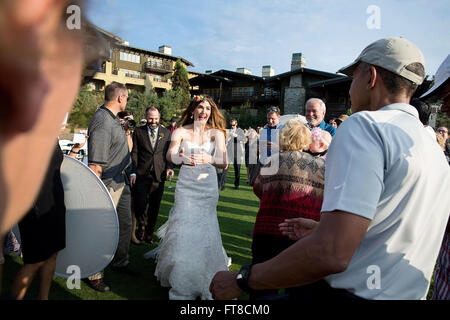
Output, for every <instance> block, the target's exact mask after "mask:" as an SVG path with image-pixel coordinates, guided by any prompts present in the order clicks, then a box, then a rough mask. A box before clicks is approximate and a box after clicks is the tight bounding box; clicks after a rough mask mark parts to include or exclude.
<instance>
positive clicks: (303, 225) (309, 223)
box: [278, 218, 319, 240]
mask: <svg viewBox="0 0 450 320" xmlns="http://www.w3.org/2000/svg"><path fill="white" fill-rule="evenodd" d="M318 224H319V222H317V221H315V220H312V219H305V218H293V219H286V220H284V222H282V223H280V224H279V225H278V227H279V229H280V231H281V233H282V234H283V235H285V236H287V237H289V239H291V240H300V239H302V238H304V237H306V236H308V235H310V234H311V233H312V232H313V231H314V229H315V228H316V226H317V225H318Z"/></svg>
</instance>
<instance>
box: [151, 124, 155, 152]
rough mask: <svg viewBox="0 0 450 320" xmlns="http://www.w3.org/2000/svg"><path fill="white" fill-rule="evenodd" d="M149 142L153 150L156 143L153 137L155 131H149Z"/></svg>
mask: <svg viewBox="0 0 450 320" xmlns="http://www.w3.org/2000/svg"><path fill="white" fill-rule="evenodd" d="M150 130H151V133H150V142H151V143H152V148H155V142H156V139H155V138H156V135H155V129H150Z"/></svg>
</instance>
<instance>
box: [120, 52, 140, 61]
mask: <svg viewBox="0 0 450 320" xmlns="http://www.w3.org/2000/svg"><path fill="white" fill-rule="evenodd" d="M120 60H123V61H129V62H134V63H141V56H140V55H137V54H132V53H126V52H120Z"/></svg>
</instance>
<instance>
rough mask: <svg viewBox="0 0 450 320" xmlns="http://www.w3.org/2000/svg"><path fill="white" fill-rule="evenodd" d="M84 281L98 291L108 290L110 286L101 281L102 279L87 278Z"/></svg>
mask: <svg viewBox="0 0 450 320" xmlns="http://www.w3.org/2000/svg"><path fill="white" fill-rule="evenodd" d="M86 283H87V285H88V286H89V287H91V288H92V289H94V290H95V291H98V292H109V291H111V288H110V287H109V286H108V285H107V284H106V283H105V282H104V281H103V279H97V280H89V279H86Z"/></svg>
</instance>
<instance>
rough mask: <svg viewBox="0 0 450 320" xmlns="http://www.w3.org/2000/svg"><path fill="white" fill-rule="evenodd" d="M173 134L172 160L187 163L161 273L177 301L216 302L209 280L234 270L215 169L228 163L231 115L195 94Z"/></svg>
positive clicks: (159, 261)
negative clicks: (227, 121)
mask: <svg viewBox="0 0 450 320" xmlns="http://www.w3.org/2000/svg"><path fill="white" fill-rule="evenodd" d="M180 122H181V125H182V126H181V127H180V128H178V129H176V130H175V131H174V133H173V135H172V142H171V144H170V147H169V150H168V152H167V159H168V160H169V161H171V162H173V163H175V164H180V163H182V166H181V169H180V172H179V176H178V181H177V185H176V189H175V201H174V205H173V207H172V209H171V211H170V214H169V219H168V222H167V227H166V230H165V235H164V239H163V241H162V244H161V246H160V249H159V253H158V255H157V265H156V270H155V276H156V277H157V278H158V280H159V281H160V283H161V285H162V286H164V287H171V289H170V291H169V299H171V300H195V299H197V298H201V299H202V300H211V299H212V296H211V293H210V292H209V284H210V282H211V280H212V278H213V276H214V275H215V274H216V272H218V271H222V270H228V268H227V262H228V261H227V256H226V254H224V250H223V247H222V239H221V235H220V230H219V224H218V221H217V212H216V207H217V201H218V199H219V191H218V187H217V174H216V169H215V167H218V168H225V167H226V147H225V130H224V129H225V118H224V117H223V116H222V114H221V113H220V111H219V109H218V108H217V106H216V104H215V103H214V101H213V100H212V99H211V98H210V97H207V96H194V98H193V100H192V101H191V103H190V105H189V107H188V108H187V109H186V111H185V112H183V115H182V118H181V120H180Z"/></svg>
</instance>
